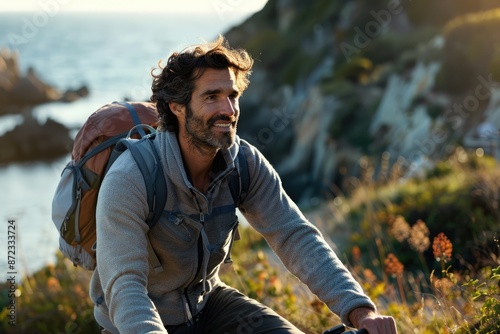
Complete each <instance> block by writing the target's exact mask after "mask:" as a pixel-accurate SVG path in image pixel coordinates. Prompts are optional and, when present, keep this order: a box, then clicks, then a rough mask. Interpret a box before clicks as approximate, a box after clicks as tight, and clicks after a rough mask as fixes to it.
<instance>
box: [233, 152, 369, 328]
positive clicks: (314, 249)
mask: <svg viewBox="0 0 500 334" xmlns="http://www.w3.org/2000/svg"><path fill="white" fill-rule="evenodd" d="M242 149H245V150H246V152H245V153H246V156H247V160H248V168H249V173H250V186H249V189H248V193H247V195H246V196H245V197H244V198H243V203H242V205H241V208H240V210H241V212H242V213H243V215H244V216H245V218H247V220H248V222H249V224H250V225H251V226H252V227H253V228H255V230H257V231H258V232H259V233H261V234H262V235H263V236H264V238H265V239H266V240H267V242H268V244H269V245H270V246H271V248H272V249H273V251H274V252H275V253H276V254H277V255H278V257H279V258H280V260H281V261H282V262H283V264H284V265H285V267H286V268H287V269H288V270H289V271H290V272H291V273H292V274H293V275H295V276H296V277H297V278H298V279H299V280H301V281H302V282H303V283H305V284H306V285H307V286H308V287H309V289H310V290H311V291H312V292H313V293H314V294H316V295H317V296H318V297H319V298H320V299H321V300H322V301H323V302H325V303H326V304H327V305H328V307H329V308H330V309H331V310H332V311H333V312H334V313H335V314H337V315H339V316H340V317H341V319H342V321H343V322H344V323H346V324H350V321H349V319H348V316H349V313H350V312H351V311H352V310H354V309H355V308H358V307H368V308H371V309H373V310H375V309H376V308H375V305H374V304H373V302H372V301H371V300H370V299H369V298H368V296H366V294H365V293H364V292H363V290H362V288H361V286H360V285H359V283H358V282H356V281H355V280H354V278H353V277H352V275H351V274H350V272H349V271H348V270H347V268H346V267H345V266H344V265H343V263H342V262H341V261H340V260H339V258H338V257H337V255H336V254H335V253H334V251H333V250H332V249H331V247H330V246H329V245H328V244H327V242H326V241H325V239H324V238H323V236H322V235H321V233H320V232H319V230H318V229H317V228H316V227H315V226H314V225H313V224H311V223H310V222H309V221H307V219H306V218H305V216H304V215H303V214H302V213H301V211H300V210H299V208H298V207H297V205H296V204H295V203H293V201H292V200H291V199H290V198H289V197H288V195H287V194H286V193H285V191H284V189H283V187H282V185H281V180H280V179H279V176H278V174H277V173H276V171H275V170H274V168H273V167H272V166H271V165H270V164H269V162H268V161H267V160H266V159H265V158H264V157H263V156H262V154H261V153H260V152H258V151H257V150H256V149H255V148H254V147H252V146H250V145H249V144H246V145H245V144H243V146H242Z"/></svg>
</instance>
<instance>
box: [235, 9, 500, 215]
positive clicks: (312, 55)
mask: <svg viewBox="0 0 500 334" xmlns="http://www.w3.org/2000/svg"><path fill="white" fill-rule="evenodd" d="M497 7H500V5H499V4H498V3H496V2H495V1H488V0H484V1H478V2H475V3H474V5H473V6H472V5H471V4H470V3H469V2H468V1H465V0H461V1H450V0H446V1H441V2H440V3H439V4H435V3H432V2H431V1H419V2H415V1H413V2H411V1H402V2H399V1H397V0H391V1H368V0H352V1H345V0H344V1H340V0H318V1H314V2H311V1H305V0H269V2H268V3H267V4H266V6H265V7H264V8H263V10H262V11H261V12H258V13H256V14H255V15H253V16H252V17H250V18H249V19H248V20H247V21H245V22H244V23H242V24H241V25H240V26H237V27H235V28H233V29H231V30H230V31H228V32H227V34H226V37H227V38H228V40H229V42H230V44H231V45H233V46H237V47H243V48H246V49H247V50H249V51H250V53H251V54H252V55H253V57H254V58H255V59H256V63H255V67H254V73H253V75H252V78H251V81H252V83H251V85H250V88H249V89H248V91H247V92H245V94H244V96H243V98H242V105H241V108H242V115H241V121H240V125H239V131H240V134H241V135H242V137H244V138H246V139H248V140H249V141H251V142H252V143H253V144H255V145H256V146H257V147H259V148H260V149H261V150H262V151H263V152H264V154H265V155H266V156H267V157H268V159H269V160H270V161H271V162H272V163H273V164H274V165H275V166H276V168H277V170H278V172H279V173H280V175H281V176H282V179H283V183H284V186H285V187H286V188H287V190H288V192H289V193H290V194H291V196H292V197H293V198H294V199H295V200H297V201H299V202H300V203H301V204H302V205H306V206H307V205H311V204H314V203H316V202H317V200H319V199H321V198H324V197H325V196H326V197H328V196H332V195H335V192H336V191H342V182H343V180H344V179H345V177H346V176H349V175H359V170H360V168H361V167H362V166H360V161H361V160H362V161H363V163H364V164H366V161H369V163H371V164H373V166H375V167H374V168H375V175H374V177H375V178H376V177H378V175H377V173H376V169H377V166H378V165H379V163H380V159H381V157H382V156H384V157H385V159H386V160H388V162H389V164H391V165H394V164H395V163H396V162H397V163H398V164H400V165H401V166H400V167H402V169H403V170H404V171H406V172H410V171H415V169H416V168H417V169H418V164H419V163H420V162H421V161H424V160H425V161H433V160H435V159H440V158H444V157H446V155H447V154H449V153H450V152H452V151H453V150H454V148H455V147H456V146H457V145H463V146H470V147H471V148H476V147H480V146H482V147H486V146H488V145H491V144H492V143H493V142H495V141H496V140H497V139H498V136H497V133H498V129H499V128H500V109H499V107H500V106H499V101H498V96H499V95H500V93H499V90H498V88H497V87H496V86H497V85H496V80H497V79H499V78H500V51H498V50H500V38H499V37H496V34H495V33H494V32H495V31H496V30H497V29H498V28H500V9H496V8H497ZM491 147H493V146H491ZM489 153H491V154H496V151H495V150H491V149H490V152H489ZM361 158H363V159H361ZM360 159H361V160H360Z"/></svg>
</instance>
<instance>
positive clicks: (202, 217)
mask: <svg viewBox="0 0 500 334" xmlns="http://www.w3.org/2000/svg"><path fill="white" fill-rule="evenodd" d="M191 192H192V194H193V196H194V199H195V202H196V205H197V206H198V209H199V210H200V223H201V225H204V223H205V215H204V214H203V210H201V206H200V203H199V202H198V198H197V197H196V194H195V192H194V191H193V190H192V189H191ZM200 242H201V246H200ZM197 250H198V264H197V267H196V274H195V275H194V278H193V279H192V280H191V282H189V284H188V285H187V286H186V287H185V288H184V294H183V297H184V299H185V301H184V303H185V312H186V315H187V317H188V322H187V324H188V326H191V325H192V324H193V307H192V305H191V303H190V301H189V295H188V288H189V286H191V284H193V282H194V281H195V280H196V277H198V275H199V273H200V271H201V268H202V266H203V240H202V237H201V233H200V235H199V236H198V247H197ZM200 250H201V252H200Z"/></svg>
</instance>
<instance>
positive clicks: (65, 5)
mask: <svg viewBox="0 0 500 334" xmlns="http://www.w3.org/2000/svg"><path fill="white" fill-rule="evenodd" d="M266 2H267V0H252V1H245V0H208V1H207V0H184V1H172V0H171V1H165V0H143V1H123V0H106V1H102V0H23V1H2V2H0V12H11V11H40V10H43V11H48V12H55V11H98V12H171V13H174V12H175V13H176V12H213V13H214V14H215V13H219V14H220V12H221V11H224V12H225V13H230V12H231V11H233V12H248V13H250V12H256V11H259V10H260V9H262V8H263V7H264V5H265V4H266Z"/></svg>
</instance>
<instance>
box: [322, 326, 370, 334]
mask: <svg viewBox="0 0 500 334" xmlns="http://www.w3.org/2000/svg"><path fill="white" fill-rule="evenodd" d="M345 330H346V326H345V325H344V324H340V325H338V326H335V327H333V328H330V329H329V330H326V331H324V332H323V334H342V333H343V334H368V331H367V330H366V329H364V328H361V329H352V330H350V331H347V332H346V331H345Z"/></svg>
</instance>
